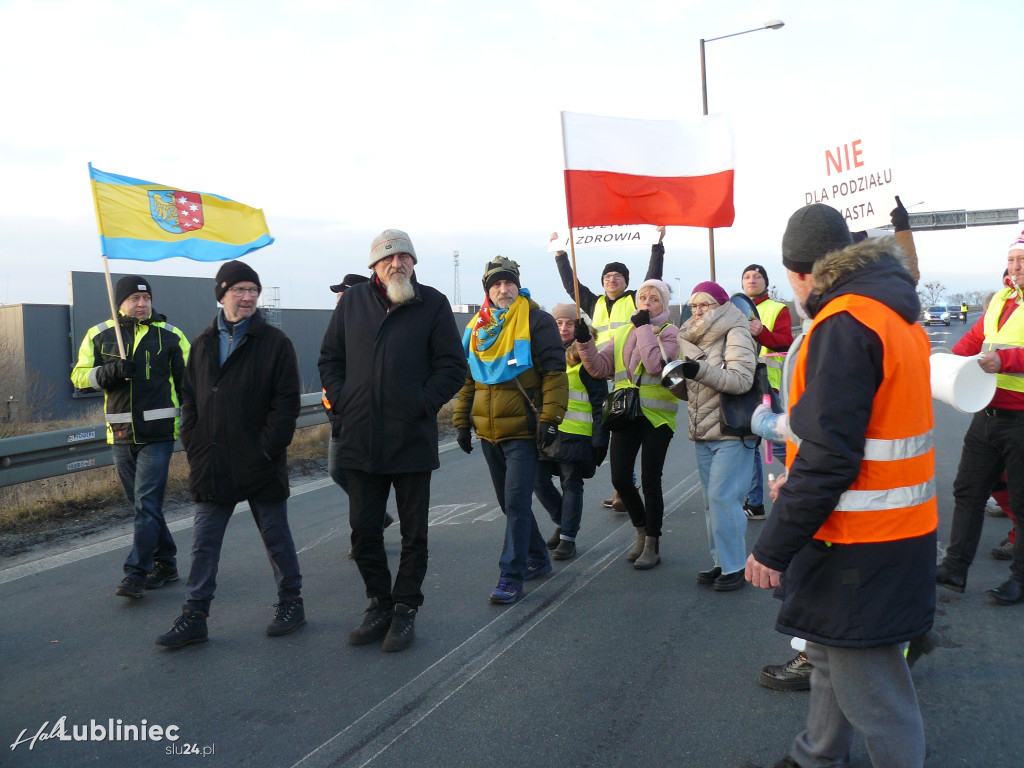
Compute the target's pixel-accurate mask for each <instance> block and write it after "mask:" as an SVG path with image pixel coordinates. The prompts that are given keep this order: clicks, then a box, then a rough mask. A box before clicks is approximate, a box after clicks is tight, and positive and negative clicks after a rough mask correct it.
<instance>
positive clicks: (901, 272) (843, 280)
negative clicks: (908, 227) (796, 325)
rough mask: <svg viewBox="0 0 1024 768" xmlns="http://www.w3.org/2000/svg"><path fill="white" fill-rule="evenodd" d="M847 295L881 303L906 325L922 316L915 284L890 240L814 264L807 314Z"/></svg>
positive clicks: (856, 245) (845, 250)
mask: <svg viewBox="0 0 1024 768" xmlns="http://www.w3.org/2000/svg"><path fill="white" fill-rule="evenodd" d="M848 293H856V294H858V295H860V296H867V297H868V298H870V299H875V300H876V301H880V302H881V303H883V304H885V305H886V306H887V307H889V308H891V309H892V310H893V311H895V312H896V313H897V314H899V315H900V317H902V318H903V319H904V320H906V321H907V322H908V323H913V322H916V321H917V317H918V315H919V314H920V312H921V300H920V298H918V295H917V289H916V287H915V284H914V280H913V278H912V277H911V276H910V273H909V272H907V269H906V265H905V261H904V254H903V251H902V249H901V248H900V247H899V245H897V244H896V240H895V239H894V238H893V237H880V238H872V239H868V240H863V241H861V242H859V243H854V244H853V245H850V246H847V247H846V248H843V249H842V250H840V251H832V252H831V253H829V254H827V255H826V256H825V257H824V258H821V259H819V260H818V261H817V262H815V264H814V290H813V291H812V292H811V295H810V296H809V297H808V299H807V312H808V314H809V315H810V316H811V317H814V316H815V315H816V314H817V313H818V310H820V309H821V308H822V307H823V306H825V304H827V303H828V302H830V301H831V300H832V299H835V298H837V297H839V296H844V295H846V294H848Z"/></svg>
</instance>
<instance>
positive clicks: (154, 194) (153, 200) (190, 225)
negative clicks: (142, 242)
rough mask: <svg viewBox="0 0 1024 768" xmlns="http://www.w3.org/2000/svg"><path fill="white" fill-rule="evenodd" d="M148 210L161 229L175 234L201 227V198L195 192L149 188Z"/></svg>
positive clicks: (193, 230)
mask: <svg viewBox="0 0 1024 768" xmlns="http://www.w3.org/2000/svg"><path fill="white" fill-rule="evenodd" d="M149 212H150V215H152V217H153V221H155V222H156V223H157V224H159V225H160V227H161V228H162V229H165V230H167V231H168V232H172V233H174V234H176V235H180V234H181V233H182V232H195V231H197V230H200V229H202V228H203V198H202V197H201V196H200V195H199V194H198V193H197V192H182V191H181V190H178V189H153V190H149Z"/></svg>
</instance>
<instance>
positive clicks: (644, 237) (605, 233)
mask: <svg viewBox="0 0 1024 768" xmlns="http://www.w3.org/2000/svg"><path fill="white" fill-rule="evenodd" d="M570 231H571V232H572V237H573V240H574V241H575V242H574V244H575V247H576V249H577V250H579V249H580V248H599V247H600V248H605V247H614V246H617V245H653V244H654V243H656V242H658V228H657V227H656V226H654V225H652V224H624V225H621V226H606V227H577V228H576V229H573V230H570ZM568 250H569V238H568V237H566V236H562V237H556V238H555V239H554V240H552V241H551V243H550V244H549V245H548V252H549V253H553V252H555V251H568Z"/></svg>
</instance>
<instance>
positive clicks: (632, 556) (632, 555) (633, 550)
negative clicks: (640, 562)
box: [626, 528, 647, 563]
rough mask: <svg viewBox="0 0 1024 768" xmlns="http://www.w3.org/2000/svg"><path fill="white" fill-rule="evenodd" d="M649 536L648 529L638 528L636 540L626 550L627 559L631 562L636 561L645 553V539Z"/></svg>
mask: <svg viewBox="0 0 1024 768" xmlns="http://www.w3.org/2000/svg"><path fill="white" fill-rule="evenodd" d="M646 538H647V531H646V530H645V529H643V528H637V529H636V541H634V542H633V545H632V546H631V547H630V548H629V549H628V550H627V551H626V560H627V561H628V562H630V563H635V562H636V559H637V558H638V557H640V555H642V554H643V553H644V539H646Z"/></svg>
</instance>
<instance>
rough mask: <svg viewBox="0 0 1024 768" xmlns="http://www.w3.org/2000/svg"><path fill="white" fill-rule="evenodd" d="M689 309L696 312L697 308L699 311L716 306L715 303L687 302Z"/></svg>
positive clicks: (705, 310)
mask: <svg viewBox="0 0 1024 768" xmlns="http://www.w3.org/2000/svg"><path fill="white" fill-rule="evenodd" d="M686 306H688V307H689V308H690V310H691V311H693V312H696V311H697V310H698V309H699V310H700V311H701V312H707V311H708V310H709V309H711V308H712V307H717V306H718V305H717V304H687V305H686Z"/></svg>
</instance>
